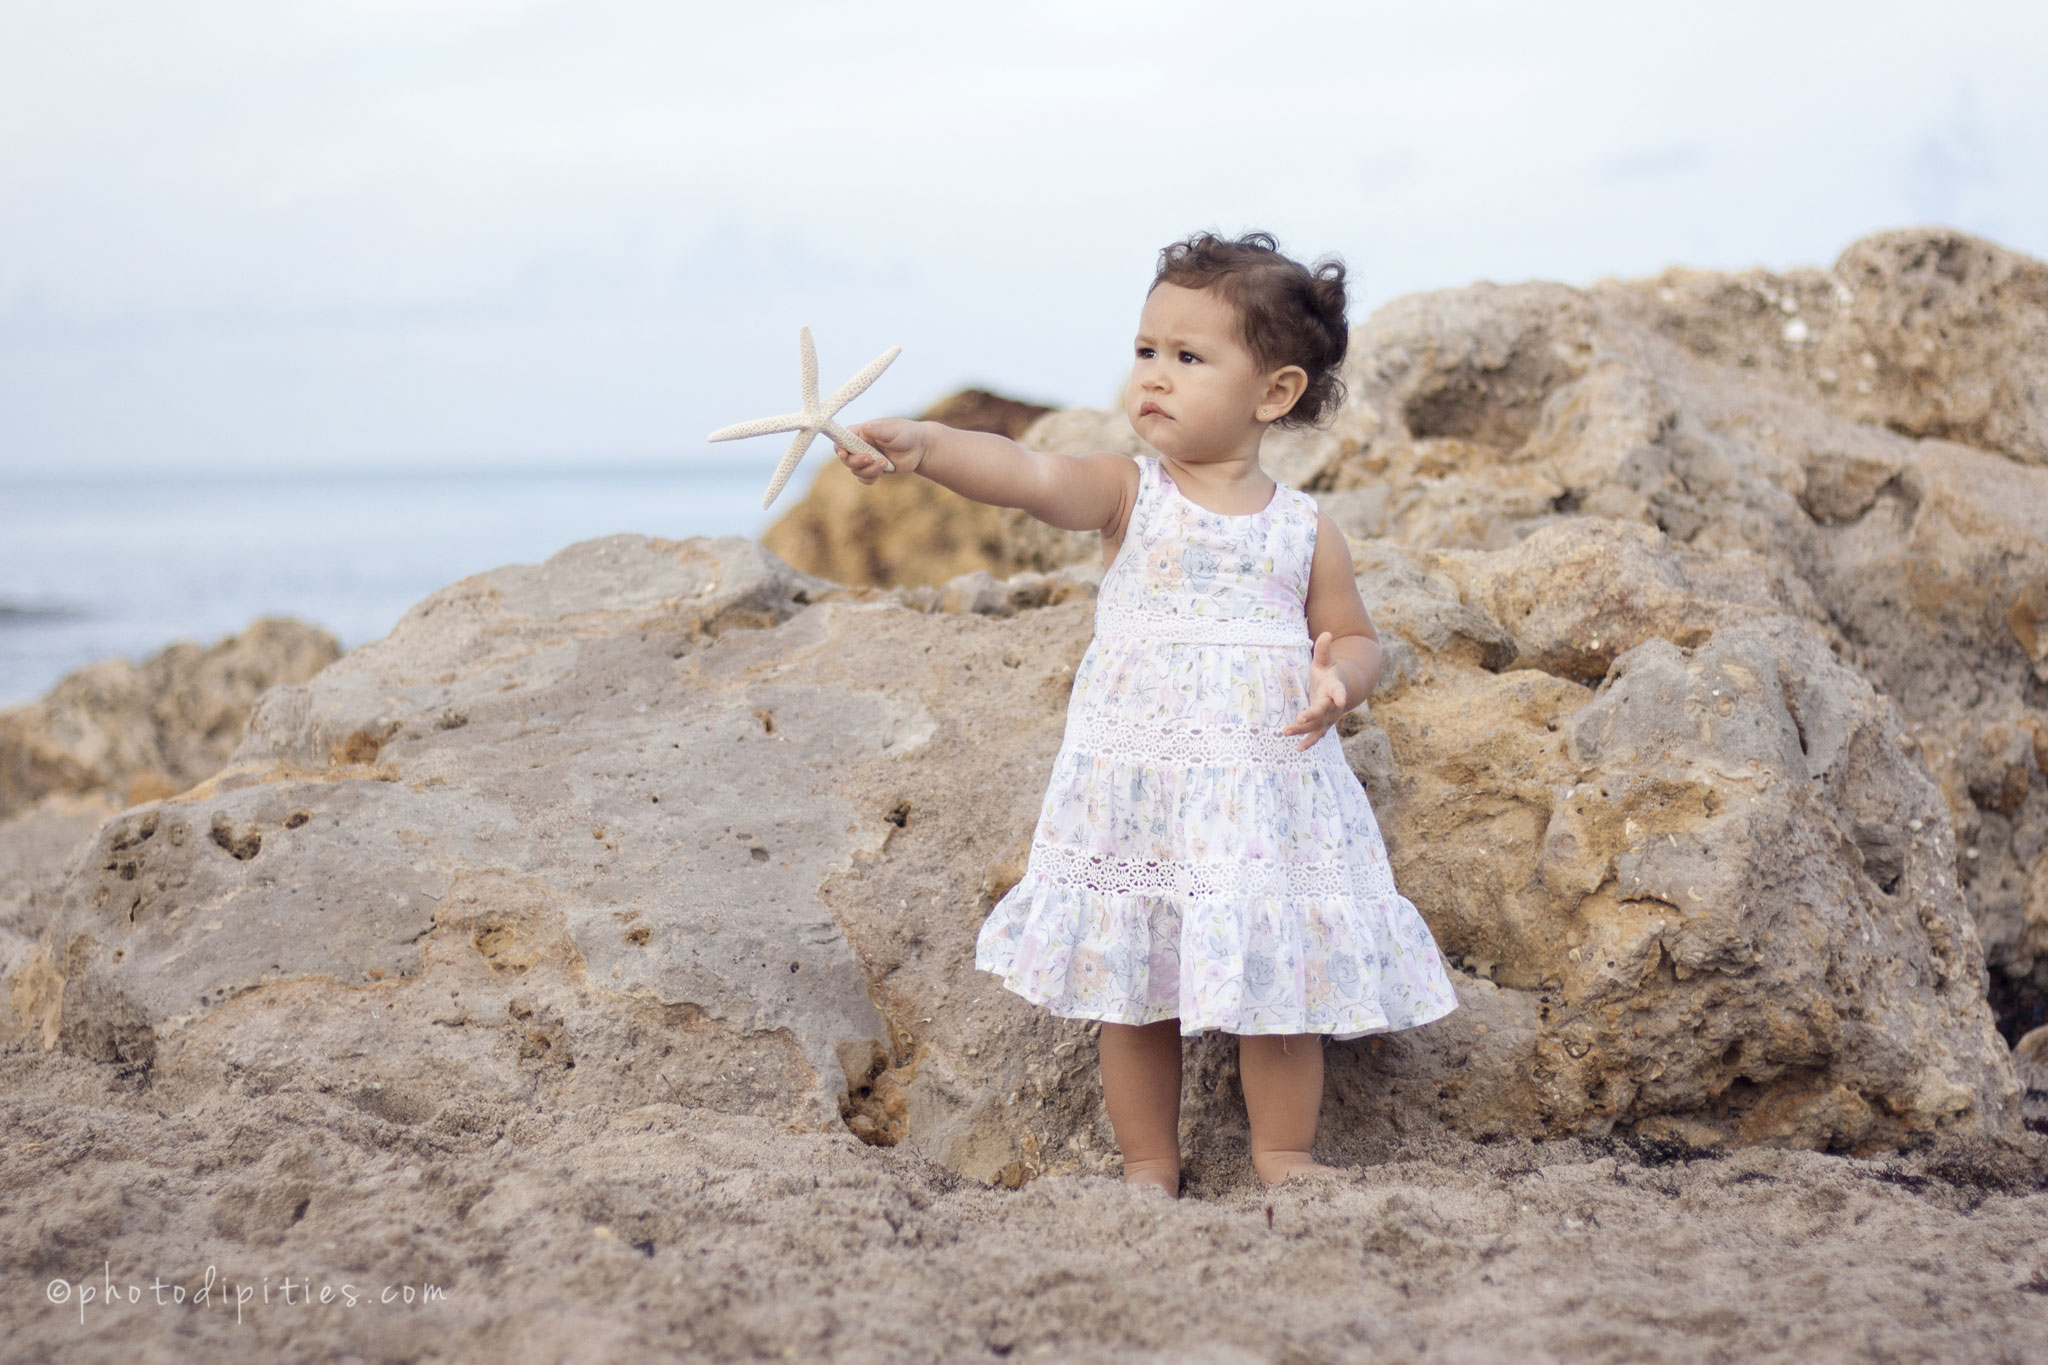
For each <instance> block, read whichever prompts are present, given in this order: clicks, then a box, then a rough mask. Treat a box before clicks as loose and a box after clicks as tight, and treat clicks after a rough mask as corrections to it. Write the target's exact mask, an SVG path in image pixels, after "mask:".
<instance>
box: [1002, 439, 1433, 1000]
mask: <svg viewBox="0 0 2048 1365" xmlns="http://www.w3.org/2000/svg"><path fill="white" fill-rule="evenodd" d="M1138 467H1139V482H1138V503H1137V506H1136V508H1135V509H1133V511H1132V513H1131V524H1130V527H1129V529H1128V530H1127V531H1126V532H1125V535H1124V540H1123V544H1122V545H1121V546H1120V547H1119V548H1118V551H1117V556H1116V561H1115V562H1114V563H1113V564H1111V565H1110V567H1109V569H1108V571H1107V572H1106V573H1105V574H1104V575H1103V579H1102V588H1101V594H1100V596H1099V597H1098V598H1097V601H1096V608H1095V638H1094V640H1093V641H1092V642H1091V643H1090V644H1089V646H1088V650H1087V653H1086V654H1084V655H1083V656H1082V658H1081V665H1080V668H1079V669H1078V670H1077V671H1076V673H1075V676H1074V690H1073V696H1072V699H1071V701H1070V702H1069V703H1068V707H1067V728H1066V736H1065V739H1064V740H1063V742H1062V743H1061V745H1060V751H1059V756H1058V757H1057V758H1056V759H1055V760H1054V762H1053V772H1052V780H1051V783H1050V784H1049V786H1048V787H1047V789H1046V793H1045V802H1044V805H1043V806H1042V807H1041V809H1040V812H1039V817H1038V825H1037V829H1036V831H1035V833H1034V835H1033V838H1032V844H1031V857H1030V862H1029V864H1028V866H1027V869H1026V871H1025V873H1024V877H1023V879H1022V880H1021V881H1019V882H1018V883H1017V885H1016V886H1015V887H1013V888H1011V890H1010V892H1009V894H1007V895H1005V896H1004V897H1003V898H1002V900H1001V901H999V902H998V903H997V904H996V907H995V908H994V909H993V910H992V911H991V912H990V913H989V916H988V919H987V922H986V923H984V924H983V925H982V929H981V935H980V939H979V941H978V942H977V944H976V947H975V965H976V966H978V967H980V968H981V969H982V970H984V971H988V972H993V973H995V974H996V975H997V976H998V977H1000V978H1001V979H1002V982H1003V984H1004V985H1005V986H1006V987H1008V988H1009V989H1010V990H1012V991H1015V992H1016V993H1017V994H1019V995H1021V996H1023V997H1024V998H1025V999H1027V1000H1030V1001H1032V1002H1034V1003H1036V1004H1039V1005H1043V1006H1044V1007H1046V1008H1047V1009H1049V1010H1051V1011H1052V1012H1053V1013H1054V1014H1058V1015H1062V1016H1065V1017H1068V1018H1081V1019H1101V1020H1106V1021H1109V1022H1112V1023H1120V1024H1149V1023H1153V1022H1156V1021H1158V1020H1161V1019H1172V1018H1176V1017H1177V1018H1178V1019H1179V1020H1180V1021H1181V1032H1182V1033H1186V1034H1192V1033H1201V1032H1204V1031H1206V1030H1209V1029H1221V1030H1223V1031H1225V1032H1228V1033H1321V1034H1329V1035H1331V1036H1333V1037H1336V1038H1356V1037H1360V1036H1362V1035H1364V1034H1368V1033H1382V1032H1386V1031H1389V1030H1392V1029H1402V1028H1412V1027H1414V1026H1415V1025H1418V1024H1426V1023H1428V1022H1429V1021H1431V1020H1432V1019H1438V1018H1441V1017H1442V1016H1444V1015H1446V1014H1448V1013H1450V1012H1451V1011H1452V1010H1453V1009H1455V1008H1457V1004H1458V1000H1457V995H1456V994H1455V992H1454V991H1453V990H1452V988H1451V983H1450V979H1449V977H1448V976H1447V975H1446V974H1445V972H1444V966H1443V959H1442V956H1441V955H1440V954H1439V953H1438V951H1437V946H1436V940H1435V939H1434V938H1433V937H1432V936H1431V935H1430V932H1429V926H1428V925H1427V924H1425V923H1424V922H1423V919H1422V916H1421V914H1420V913H1418V912H1417V910H1416V908H1415V906H1414V905H1413V904H1412V903H1411V902H1410V901H1409V900H1408V899H1407V898H1406V897H1404V896H1402V895H1401V894H1400V893H1399V892H1398V891H1396V890H1395V889H1394V878H1393V872H1392V869H1391V868H1389V866H1388V864H1387V851H1386V844H1385V843H1384V841H1383V840H1382V839H1381V837H1380V830H1379V823H1378V821H1377V820H1376V819H1374V817H1373V812H1372V804H1371V802H1370V801H1369V800H1368V799H1367V797H1366V794H1365V789H1364V788H1363V787H1362V786H1360V785H1359V781H1358V779H1357V777H1355V776H1354V775H1353V774H1352V772H1351V770H1350V767H1349V765H1348V764H1347V763H1346V762H1345V760H1344V751H1343V749H1342V748H1341V747H1340V745H1339V742H1338V738H1337V732H1336V730H1335V729H1334V728H1333V729H1331V730H1330V731H1329V732H1327V733H1326V734H1324V735H1323V737H1322V738H1321V739H1320V740H1318V741H1317V742H1316V743H1315V744H1314V745H1313V746H1311V747H1310V748H1309V749H1308V750H1306V751H1302V750H1300V749H1299V748H1297V747H1296V746H1298V745H1299V744H1300V743H1301V737H1300V736H1298V735H1283V734H1281V733H1280V731H1281V729H1282V727H1284V726H1286V725H1288V724H1289V723H1291V722H1292V721H1293V719H1294V718H1295V717H1296V716H1297V715H1299V714H1300V713H1301V712H1302V711H1303V710H1305V709H1306V708H1307V706H1308V682H1309V661H1310V657H1311V655H1312V652H1313V651H1312V647H1311V645H1310V641H1309V635H1308V621H1307V617H1306V616H1305V614H1304V611H1303V602H1304V599H1305V598H1306V596H1307V592H1308V579H1309V565H1310V561H1311V559H1312V558H1313V556H1314V553H1315V541H1316V505H1315V502H1314V500H1313V499H1311V498H1310V497H1309V496H1308V495H1307V494H1305V493H1301V492H1298V491H1296V490H1294V489H1292V488H1287V487H1284V486H1282V487H1279V488H1277V489H1276V490H1275V492H1274V494H1273V498H1272V501H1271V502H1270V503H1268V504H1267V506H1266V508H1265V510H1264V511H1261V512H1255V513H1252V514H1250V515H1246V516H1227V515H1224V514H1222V513H1217V512H1210V511H1207V510H1205V509H1203V508H1201V507H1198V506H1196V505H1195V504H1194V503H1193V502H1191V501H1189V500H1188V498H1187V497H1186V496H1185V495H1184V494H1182V493H1181V491H1180V490H1179V489H1178V488H1177V487H1176V486H1175V485H1174V482H1173V479H1172V476H1171V475H1170V474H1168V473H1167V472H1166V471H1165V470H1164V469H1163V468H1161V466H1160V464H1159V462H1158V461H1157V460H1156V459H1153V458H1151V457H1144V458H1141V459H1140V460H1139V461H1138Z"/></svg>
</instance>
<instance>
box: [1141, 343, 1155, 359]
mask: <svg viewBox="0 0 2048 1365" xmlns="http://www.w3.org/2000/svg"><path fill="white" fill-rule="evenodd" d="M1151 358H1152V348H1151V347H1150V346H1140V347H1139V348H1138V359H1140V360H1150V359H1151Z"/></svg>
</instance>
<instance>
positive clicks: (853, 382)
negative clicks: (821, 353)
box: [825, 346, 903, 417]
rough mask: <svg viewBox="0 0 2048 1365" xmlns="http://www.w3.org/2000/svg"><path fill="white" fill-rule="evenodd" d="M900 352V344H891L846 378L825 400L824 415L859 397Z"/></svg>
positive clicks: (901, 349)
mask: <svg viewBox="0 0 2048 1365" xmlns="http://www.w3.org/2000/svg"><path fill="white" fill-rule="evenodd" d="M901 354H903V348H902V347H901V346H891V347H890V348H889V349H888V350H886V351H884V352H882V353H881V354H880V355H878V356H876V357H875V358H874V359H873V360H870V361H869V362H868V367H867V368H866V369H864V370H862V371H861V372H860V373H859V374H857V375H855V376H854V377H853V378H851V379H849V380H847V381H846V382H845V383H844V384H841V385H840V386H839V392H837V393H835V394H833V395H832V396H831V397H830V398H828V399H826V400H825V415H826V416H828V417H829V416H831V415H832V414H833V413H835V412H837V411H839V410H840V409H841V408H843V407H845V406H846V405H847V404H848V403H851V402H852V401H853V400H854V399H856V398H858V397H860V395H861V393H862V392H863V391H864V390H866V388H867V386H868V385H870V384H872V383H874V382H875V381H876V380H877V379H880V378H881V377H882V371H884V370H886V369H888V368H889V366H890V365H891V364H893V363H894V362H895V360H896V357H897V356H899V355H901Z"/></svg>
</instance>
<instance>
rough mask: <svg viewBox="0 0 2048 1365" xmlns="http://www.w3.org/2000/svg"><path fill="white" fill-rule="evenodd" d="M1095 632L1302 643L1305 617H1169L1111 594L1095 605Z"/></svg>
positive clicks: (1188, 641) (1192, 640)
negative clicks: (1125, 602) (1127, 603)
mask: <svg viewBox="0 0 2048 1365" xmlns="http://www.w3.org/2000/svg"><path fill="white" fill-rule="evenodd" d="M1095 633H1096V634H1097V635H1127V636H1132V637H1135V638H1137V639H1143V640H1165V641H1168V642H1170V643H1173V644H1183V645H1273V646H1284V645H1305V644H1308V643H1310V641H1309V638H1308V618H1307V617H1306V616H1303V615H1294V616H1281V617H1272V616H1169V615H1166V614H1165V613H1163V612H1158V611H1145V610H1141V609H1139V608H1136V607H1131V606H1127V605H1125V604H1124V603H1122V602H1119V601H1116V600H1115V599H1114V598H1112V597H1107V596H1104V597H1100V598H1098V599H1097V600H1096V604H1095Z"/></svg>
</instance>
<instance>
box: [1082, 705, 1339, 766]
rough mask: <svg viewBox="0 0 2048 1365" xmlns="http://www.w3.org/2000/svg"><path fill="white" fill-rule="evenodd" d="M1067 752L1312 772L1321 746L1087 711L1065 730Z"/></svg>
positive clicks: (1239, 728)
mask: <svg viewBox="0 0 2048 1365" xmlns="http://www.w3.org/2000/svg"><path fill="white" fill-rule="evenodd" d="M1066 739H1067V747H1068V748H1070V749H1072V750H1074V751H1075V752H1078V753H1084V754H1092V755H1094V756H1096V757H1098V758H1112V759H1120V760H1126V761H1135V762H1139V763H1154V764H1171V765H1174V766H1178V767H1196V766H1203V765H1208V764H1215V763H1259V764H1264V765H1266V766H1269V767H1281V768H1314V767H1317V766H1319V765H1320V764H1321V762H1322V758H1321V756H1320V755H1319V754H1318V752H1317V750H1318V749H1319V748H1320V747H1321V746H1320V745H1317V746H1311V747H1310V748H1307V749H1303V748H1302V747H1301V736H1300V735H1283V734H1281V733H1280V732H1279V731H1278V730H1260V729H1254V728H1252V727H1250V726H1243V725H1206V726H1189V725H1185V724H1182V725H1146V724H1144V723H1142V722H1140V721H1134V720H1125V719H1124V718H1123V717H1121V716H1114V715H1107V714H1104V713H1103V712H1100V711H1084V712H1081V713H1080V714H1078V715H1076V716H1075V717H1074V718H1073V720H1072V721H1070V722H1069V724H1068V726H1067V735H1066Z"/></svg>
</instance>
